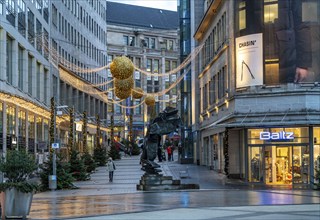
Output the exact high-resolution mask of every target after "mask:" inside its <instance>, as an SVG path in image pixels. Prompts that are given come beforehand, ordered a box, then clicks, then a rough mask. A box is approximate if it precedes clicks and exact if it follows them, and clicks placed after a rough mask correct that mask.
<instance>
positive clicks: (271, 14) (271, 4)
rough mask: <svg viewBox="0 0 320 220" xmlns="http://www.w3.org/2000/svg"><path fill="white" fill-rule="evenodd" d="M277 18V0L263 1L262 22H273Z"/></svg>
mask: <svg viewBox="0 0 320 220" xmlns="http://www.w3.org/2000/svg"><path fill="white" fill-rule="evenodd" d="M275 19H278V0H265V1H264V23H274V20H275Z"/></svg>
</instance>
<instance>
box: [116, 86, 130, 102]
mask: <svg viewBox="0 0 320 220" xmlns="http://www.w3.org/2000/svg"><path fill="white" fill-rule="evenodd" d="M114 94H115V95H116V96H117V97H118V98H119V99H126V98H128V97H129V96H130V95H131V89H130V90H120V89H117V88H115V89H114Z"/></svg>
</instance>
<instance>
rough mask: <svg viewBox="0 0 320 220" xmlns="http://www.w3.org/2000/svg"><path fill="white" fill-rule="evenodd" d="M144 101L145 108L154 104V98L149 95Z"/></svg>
mask: <svg viewBox="0 0 320 220" xmlns="http://www.w3.org/2000/svg"><path fill="white" fill-rule="evenodd" d="M144 101H145V103H146V105H147V106H153V105H154V104H155V103H156V100H155V98H154V97H153V96H151V95H148V96H147V97H146V99H145V100H144Z"/></svg>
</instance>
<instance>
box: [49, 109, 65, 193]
mask: <svg viewBox="0 0 320 220" xmlns="http://www.w3.org/2000/svg"><path fill="white" fill-rule="evenodd" d="M67 107H68V106H67V105H62V106H55V107H54V115H53V120H54V123H53V126H54V127H53V137H54V143H52V146H51V148H52V149H53V154H52V175H51V176H50V175H49V188H50V189H51V190H55V189H57V156H56V149H59V143H57V140H56V117H57V114H58V115H62V111H58V109H62V108H67Z"/></svg>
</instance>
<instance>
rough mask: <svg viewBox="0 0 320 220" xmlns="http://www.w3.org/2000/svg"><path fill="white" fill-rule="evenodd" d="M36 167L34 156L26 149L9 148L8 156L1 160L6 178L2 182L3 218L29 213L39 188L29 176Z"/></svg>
mask: <svg viewBox="0 0 320 220" xmlns="http://www.w3.org/2000/svg"><path fill="white" fill-rule="evenodd" d="M36 169H37V165H36V163H35V160H34V158H33V156H32V155H29V154H28V153H27V152H26V151H25V150H8V151H7V156H6V158H2V159H1V160H0V171H1V172H2V173H3V174H4V178H5V182H2V183H0V192H1V209H2V219H5V218H6V217H22V218H26V216H27V215H29V212H30V207H31V202H32V197H33V193H34V192H35V191H36V190H37V188H38V184H36V183H32V182H30V180H29V178H30V175H31V174H32V173H33V172H34V171H35V170H36Z"/></svg>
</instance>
